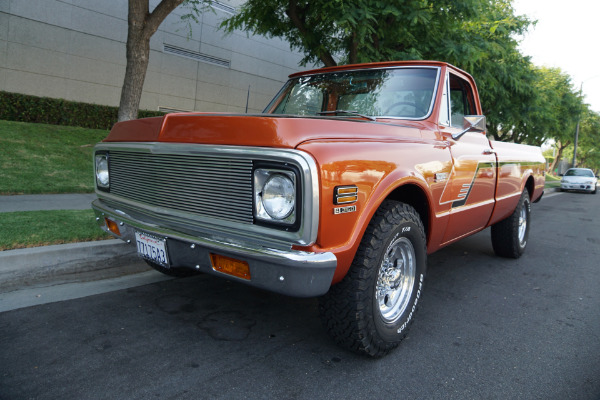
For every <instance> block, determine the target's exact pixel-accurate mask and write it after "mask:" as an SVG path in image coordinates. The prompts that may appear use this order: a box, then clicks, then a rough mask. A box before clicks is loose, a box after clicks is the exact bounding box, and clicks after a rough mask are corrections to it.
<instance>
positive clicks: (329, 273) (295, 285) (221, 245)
mask: <svg viewBox="0 0 600 400" xmlns="http://www.w3.org/2000/svg"><path fill="white" fill-rule="evenodd" d="M92 208H93V209H94V212H95V213H96V217H97V218H96V220H97V221H98V224H99V225H100V227H101V228H102V229H103V230H104V231H106V232H108V233H110V234H112V235H113V236H116V237H118V238H119V239H122V240H124V241H126V242H128V243H135V231H141V232H145V233H149V234H152V235H154V236H158V237H162V238H165V239H166V240H167V251H168V255H169V260H170V264H171V266H172V267H178V268H193V269H196V270H198V271H201V272H206V273H210V274H213V275H217V276H221V277H224V278H227V279H231V280H235V281H238V282H242V283H245V284H248V285H251V286H255V287H258V288H262V289H266V290H269V291H272V292H276V293H281V294H285V295H288V296H295V297H315V296H320V295H322V294H325V293H326V292H327V291H328V290H329V287H330V285H331V280H332V279H333V274H334V272H335V268H336V266H337V259H336V257H335V255H334V254H333V253H330V252H324V253H309V252H303V251H296V250H291V249H290V250H280V249H275V248H267V247H265V246H261V245H253V244H248V243H243V244H242V243H237V242H236V243H234V242H233V241H232V242H227V241H226V240H219V239H215V238H208V237H199V236H196V235H189V234H185V233H181V232H176V231H173V230H170V229H166V228H162V227H160V226H157V225H156V224H154V223H150V222H146V221H142V220H140V219H139V218H137V219H136V218H133V217H131V216H130V215H128V214H127V213H125V212H122V211H117V210H115V209H113V208H110V207H108V206H107V205H106V204H104V203H103V202H102V200H95V201H94V202H93V203H92ZM105 218H108V219H110V220H112V221H114V222H116V223H117V225H118V226H119V231H120V233H121V235H120V236H117V235H115V234H113V233H112V232H110V231H109V230H108V228H107V227H106V223H105ZM211 253H213V254H219V255H223V256H227V257H232V258H235V259H238V260H241V261H245V262H247V263H248V265H249V267H250V276H251V279H250V280H246V279H241V278H237V277H235V276H231V275H227V274H224V273H221V272H218V271H216V270H214V269H213V267H212V263H211V259H210V254H211Z"/></svg>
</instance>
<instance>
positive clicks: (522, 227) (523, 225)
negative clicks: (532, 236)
mask: <svg viewBox="0 0 600 400" xmlns="http://www.w3.org/2000/svg"><path fill="white" fill-rule="evenodd" d="M527 206H528V205H527V204H524V205H523V207H521V212H520V213H519V244H520V245H521V246H524V245H525V241H526V239H525V238H526V235H525V234H526V233H527V213H528V211H529V210H527Z"/></svg>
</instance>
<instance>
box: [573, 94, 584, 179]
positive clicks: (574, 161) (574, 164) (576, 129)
mask: <svg viewBox="0 0 600 400" xmlns="http://www.w3.org/2000/svg"><path fill="white" fill-rule="evenodd" d="M582 92H583V82H581V85H580V86H579V98H580V99H581V94H582ZM582 105H583V99H582ZM579 122H581V108H579V116H578V117H577V126H576V127H575V143H574V144H573V168H575V167H577V141H578V140H579Z"/></svg>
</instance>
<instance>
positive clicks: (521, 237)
mask: <svg viewBox="0 0 600 400" xmlns="http://www.w3.org/2000/svg"><path fill="white" fill-rule="evenodd" d="M530 214H531V201H530V200H529V191H528V190H527V189H526V190H524V191H523V193H522V194H521V198H520V199H519V203H518V204H517V207H516V208H515V210H514V211H513V213H512V214H511V215H510V216H509V217H508V218H506V219H505V220H502V221H500V222H497V223H496V224H494V225H492V247H493V248H494V252H495V253H496V254H497V255H499V256H501V257H508V258H519V257H521V255H522V254H523V252H524V251H525V247H526V246H527V239H528V238H529V225H530Z"/></svg>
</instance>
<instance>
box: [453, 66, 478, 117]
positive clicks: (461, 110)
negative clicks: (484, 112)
mask: <svg viewBox="0 0 600 400" xmlns="http://www.w3.org/2000/svg"><path fill="white" fill-rule="evenodd" d="M465 115H475V104H474V102H473V91H472V90H471V85H469V83H468V82H467V81H465V80H464V79H462V78H459V77H458V76H456V75H453V74H450V125H451V126H453V127H457V128H462V126H463V117H464V116H465Z"/></svg>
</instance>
